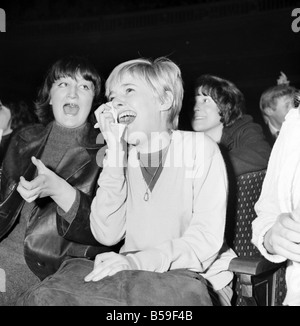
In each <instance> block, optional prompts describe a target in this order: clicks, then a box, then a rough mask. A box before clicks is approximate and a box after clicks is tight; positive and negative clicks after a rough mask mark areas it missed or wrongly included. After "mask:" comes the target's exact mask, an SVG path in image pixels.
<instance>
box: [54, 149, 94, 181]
mask: <svg viewBox="0 0 300 326" xmlns="http://www.w3.org/2000/svg"><path fill="white" fill-rule="evenodd" d="M90 161H91V157H90V155H89V153H88V152H87V150H86V149H85V148H83V147H76V148H72V149H69V150H68V151H67V152H66V153H65V155H64V157H63V158H62V160H61V161H60V163H59V164H58V167H57V169H56V173H57V174H58V175H59V176H60V177H61V178H64V179H65V180H69V179H70V178H71V177H72V176H73V175H74V174H75V173H77V172H78V171H79V170H81V169H82V168H83V167H84V166H85V165H86V164H88V163H89V162H90Z"/></svg>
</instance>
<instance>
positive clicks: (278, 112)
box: [259, 72, 297, 146]
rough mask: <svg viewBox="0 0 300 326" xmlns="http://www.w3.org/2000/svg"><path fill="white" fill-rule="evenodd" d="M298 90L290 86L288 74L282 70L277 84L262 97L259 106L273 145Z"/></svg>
mask: <svg viewBox="0 0 300 326" xmlns="http://www.w3.org/2000/svg"><path fill="white" fill-rule="evenodd" d="M296 92H297V89H296V88H295V87H293V86H290V82H289V80H288V79H287V77H286V75H285V74H284V73H283V72H281V75H280V77H279V78H278V80H277V85H276V86H272V87H269V88H267V89H266V90H265V91H264V92H263V93H262V95H261V97H260V101H259V107H260V110H261V113H262V116H263V119H264V121H265V123H266V125H267V127H268V129H267V130H266V136H267V139H268V141H269V143H270V144H271V146H273V144H274V142H275V141H276V139H277V137H278V135H279V132H280V129H281V126H282V123H283V122H284V120H285V116H286V115H287V113H288V112H289V110H290V109H291V108H293V107H294V98H295V93H296Z"/></svg>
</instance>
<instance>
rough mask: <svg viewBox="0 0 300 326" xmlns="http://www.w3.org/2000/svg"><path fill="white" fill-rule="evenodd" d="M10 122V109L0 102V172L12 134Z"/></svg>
mask: <svg viewBox="0 0 300 326" xmlns="http://www.w3.org/2000/svg"><path fill="white" fill-rule="evenodd" d="M11 122H12V114H11V110H10V108H9V107H8V106H6V105H4V104H3V103H2V102H1V101H0V171H1V165H2V161H3V158H4V156H5V153H6V151H7V148H8V145H9V142H10V139H11V136H12V134H13V129H12V126H11ZM0 176H1V174H0ZM0 180H1V177H0Z"/></svg>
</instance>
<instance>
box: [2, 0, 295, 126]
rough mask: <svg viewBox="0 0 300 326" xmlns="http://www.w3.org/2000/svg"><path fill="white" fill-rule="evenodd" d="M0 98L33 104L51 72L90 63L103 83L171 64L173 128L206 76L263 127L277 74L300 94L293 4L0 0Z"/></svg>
mask: <svg viewBox="0 0 300 326" xmlns="http://www.w3.org/2000/svg"><path fill="white" fill-rule="evenodd" d="M0 7H1V8H3V9H4V10H5V11H6V33H0V99H1V98H3V99H6V100H14V101H17V100H20V99H24V100H26V101H28V102H29V103H33V100H34V99H35V96H36V93H37V89H38V86H39V85H40V84H41V82H42V80H43V77H44V74H45V72H46V70H47V69H48V68H49V66H50V65H51V64H52V63H53V62H54V61H56V60H57V59H59V58H60V57H62V56H65V55H69V54H80V55H86V56H88V57H89V58H90V59H91V61H92V62H93V63H94V64H95V66H96V67H97V68H98V70H99V72H100V73H101V75H102V77H103V78H104V79H105V78H106V77H107V76H108V74H109V72H110V71H111V70H112V69H113V68H114V66H116V65H117V64H119V63H120V62H122V61H125V60H129V59H134V58H137V57H140V56H143V57H147V58H156V57H159V56H168V57H169V58H170V59H172V60H174V61H175V62H176V63H177V64H178V65H179V66H180V67H181V69H182V74H183V79H184V82H185V97H184V105H183V109H182V113H181V116H180V127H181V128H182V129H189V128H190V125H189V121H190V112H191V109H192V105H193V92H194V90H193V84H194V81H195V79H196V78H197V76H199V75H200V74H203V73H212V74H216V75H219V76H221V77H224V78H227V79H229V80H231V81H233V82H234V83H235V84H236V85H237V86H238V87H239V88H240V89H241V90H242V92H243V93H244V95H245V97H246V103H247V110H248V113H250V114H252V116H253V117H254V119H255V120H256V121H257V122H259V123H261V122H262V120H261V115H260V112H259V106H258V103H259V97H260V95H261V93H262V91H264V90H265V89H266V88H267V87H269V86H273V85H275V84H276V83H277V78H278V77H279V74H280V71H283V72H284V73H285V74H286V75H287V76H288V79H289V80H290V82H291V84H292V85H294V86H296V87H299V86H300V32H299V33H295V32H293V31H292V28H291V25H292V22H293V20H294V19H295V17H292V15H291V13H292V10H293V9H294V8H297V7H298V8H300V1H296V0H273V1H272V0H252V1H251V0H238V1H236V0H211V1H209V0H206V1H205V0H202V1H201V0H190V1H189V0H178V1H176V0H174V1H170V0H160V1H158V0H151V1H146V0H140V1H138V0H107V1H103V0H98V1H97V0H90V1H88V0H85V1H80V0H77V1H75V0H74V1H68V0H60V1H58V0H56V1H55V0H36V1H34V0H32V1H21V0H19V1H17V0H10V1H5V0H1V4H0Z"/></svg>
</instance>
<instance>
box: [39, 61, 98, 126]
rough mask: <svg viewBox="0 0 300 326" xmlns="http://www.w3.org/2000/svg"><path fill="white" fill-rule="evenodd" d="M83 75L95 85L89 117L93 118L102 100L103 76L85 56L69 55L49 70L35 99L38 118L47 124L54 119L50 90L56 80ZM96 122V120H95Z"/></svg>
mask: <svg viewBox="0 0 300 326" xmlns="http://www.w3.org/2000/svg"><path fill="white" fill-rule="evenodd" d="M78 74H79V75H81V76H82V77H83V78H84V79H85V80H88V81H90V82H92V83H93V85H94V93H95V95H94V99H93V103H92V110H91V113H90V115H89V119H92V120H93V112H94V110H95V109H96V107H97V106H99V105H100V102H101V77H100V75H99V74H98V72H97V70H96V68H95V67H94V66H93V65H92V63H91V62H89V60H88V59H87V58H85V57H79V56H69V57H66V58H63V59H60V60H58V61H56V62H55V63H54V64H53V65H52V66H51V67H50V69H49V70H48V72H47V74H46V77H45V79H44V83H43V85H42V86H41V88H40V89H39V91H38V96H37V99H36V101H35V103H34V104H35V114H36V115H37V117H38V120H39V121H40V122H41V123H42V124H43V125H47V124H48V123H49V122H51V121H53V120H54V115H53V111H52V108H51V106H50V104H49V103H50V90H51V88H52V85H53V83H54V82H55V81H57V80H58V79H60V78H61V77H71V78H73V79H76V77H77V76H78ZM93 122H94V120H93Z"/></svg>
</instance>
